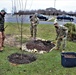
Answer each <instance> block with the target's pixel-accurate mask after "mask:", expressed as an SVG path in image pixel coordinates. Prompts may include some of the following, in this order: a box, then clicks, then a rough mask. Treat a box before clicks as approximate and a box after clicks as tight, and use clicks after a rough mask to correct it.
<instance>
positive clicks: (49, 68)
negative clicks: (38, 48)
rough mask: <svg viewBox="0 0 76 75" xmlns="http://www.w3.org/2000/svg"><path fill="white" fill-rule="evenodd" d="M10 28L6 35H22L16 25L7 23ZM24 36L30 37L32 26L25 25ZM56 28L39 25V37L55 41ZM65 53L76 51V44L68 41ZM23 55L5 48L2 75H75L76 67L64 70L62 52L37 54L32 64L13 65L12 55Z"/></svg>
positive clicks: (0, 67)
mask: <svg viewBox="0 0 76 75" xmlns="http://www.w3.org/2000/svg"><path fill="white" fill-rule="evenodd" d="M5 25H8V27H7V28H6V29H5V34H20V32H19V30H18V25H17V24H16V23H6V24H5ZM23 34H24V35H27V36H28V35H30V25H29V24H24V25H23ZM55 35H56V34H55V28H54V26H53V25H40V24H39V25H38V33H37V37H39V38H43V39H46V40H54V39H55ZM65 51H71V52H75V51H76V43H74V42H69V41H67V48H66V50H65ZM16 52H17V53H22V52H21V51H20V50H19V49H18V48H15V47H9V46H5V48H4V52H2V53H0V75H75V74H76V67H74V68H64V67H63V66H62V65H61V51H56V50H53V51H52V52H49V53H45V54H36V56H37V60H36V61H35V62H32V63H30V64H22V65H16V66H14V65H12V64H10V62H9V61H8V56H9V55H11V54H12V53H16ZM24 53H25V54H26V53H27V52H24Z"/></svg>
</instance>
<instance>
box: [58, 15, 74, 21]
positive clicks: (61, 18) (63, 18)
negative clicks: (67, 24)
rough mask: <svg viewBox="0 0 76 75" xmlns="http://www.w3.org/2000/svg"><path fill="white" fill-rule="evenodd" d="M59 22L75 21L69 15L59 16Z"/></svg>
mask: <svg viewBox="0 0 76 75" xmlns="http://www.w3.org/2000/svg"><path fill="white" fill-rule="evenodd" d="M57 20H69V21H74V18H73V17H71V16H69V15H59V16H57Z"/></svg>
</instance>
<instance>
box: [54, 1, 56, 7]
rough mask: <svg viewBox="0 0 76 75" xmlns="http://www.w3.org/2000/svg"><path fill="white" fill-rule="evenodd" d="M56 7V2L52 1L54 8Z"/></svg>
mask: <svg viewBox="0 0 76 75" xmlns="http://www.w3.org/2000/svg"><path fill="white" fill-rule="evenodd" d="M55 7H56V0H54V8H55Z"/></svg>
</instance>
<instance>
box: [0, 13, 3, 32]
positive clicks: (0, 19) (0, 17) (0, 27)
mask: <svg viewBox="0 0 76 75" xmlns="http://www.w3.org/2000/svg"><path fill="white" fill-rule="evenodd" d="M0 31H4V16H2V15H1V14H0Z"/></svg>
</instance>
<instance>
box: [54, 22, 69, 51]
mask: <svg viewBox="0 0 76 75" xmlns="http://www.w3.org/2000/svg"><path fill="white" fill-rule="evenodd" d="M54 26H55V28H56V33H57V37H56V40H57V48H56V50H59V49H60V46H61V45H62V50H65V47H66V39H67V34H68V29H67V28H66V27H65V26H60V25H58V23H57V21H55V22H54Z"/></svg>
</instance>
